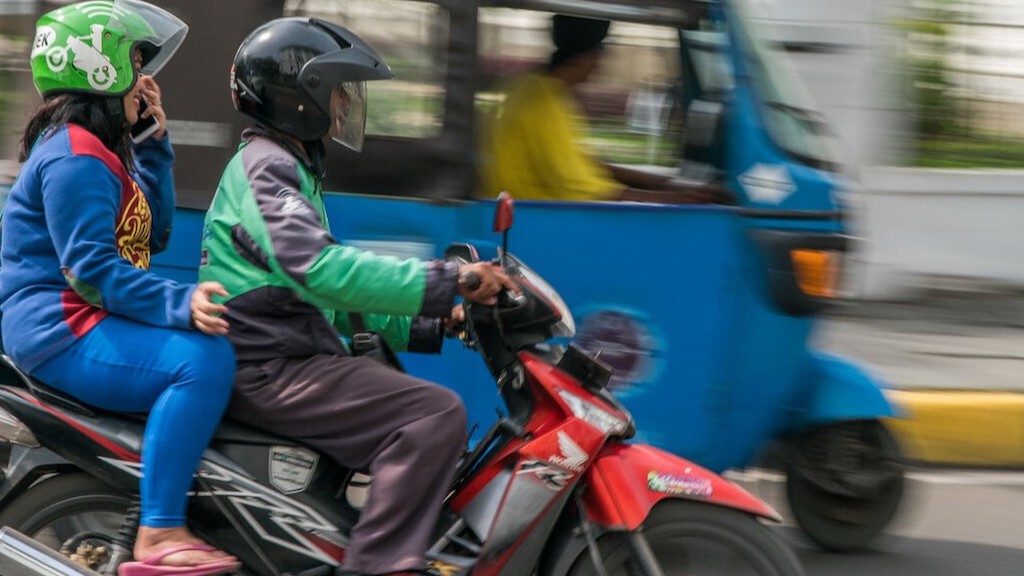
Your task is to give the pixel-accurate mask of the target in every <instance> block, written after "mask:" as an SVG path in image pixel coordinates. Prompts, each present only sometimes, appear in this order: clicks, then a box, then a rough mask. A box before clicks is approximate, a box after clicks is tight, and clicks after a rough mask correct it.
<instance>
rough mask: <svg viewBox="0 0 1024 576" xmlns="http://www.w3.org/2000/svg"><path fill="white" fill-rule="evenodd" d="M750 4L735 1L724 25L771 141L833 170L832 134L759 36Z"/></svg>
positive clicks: (759, 21) (760, 21)
mask: <svg viewBox="0 0 1024 576" xmlns="http://www.w3.org/2000/svg"><path fill="white" fill-rule="evenodd" d="M754 4H755V2H752V1H751V0H735V1H734V2H733V6H734V9H735V16H736V18H733V19H732V20H730V22H729V24H730V26H731V27H732V29H733V30H734V31H735V33H736V36H737V37H738V38H739V39H740V42H741V43H742V46H743V51H744V57H745V60H746V65H747V68H748V72H749V74H750V76H751V79H752V81H753V82H754V84H755V88H756V92H757V93H758V94H759V100H760V102H761V105H762V109H761V113H762V115H763V117H764V122H765V126H766V128H767V130H768V134H769V135H770V136H771V138H772V140H774V141H775V143H776V144H778V145H779V146H780V147H781V148H782V149H783V150H785V151H786V152H789V153H790V154H792V155H793V156H795V157H797V158H799V159H801V160H803V161H805V162H807V163H808V164H811V165H813V166H815V167H819V168H825V169H831V170H834V169H836V167H837V165H838V160H839V159H838V156H837V154H836V151H835V140H834V135H833V134H832V133H831V132H830V130H829V128H828V125H827V123H826V122H825V119H824V117H823V116H822V115H821V114H820V113H819V112H818V111H817V109H816V108H815V106H814V104H813V103H812V102H811V99H810V97H809V96H808V94H807V93H806V92H805V90H804V87H803V83H802V82H801V81H800V79H799V77H798V76H797V73H796V71H795V69H793V67H792V64H791V63H790V62H789V60H788V59H787V58H784V57H779V54H778V51H779V50H781V49H782V48H781V46H779V45H778V44H777V42H774V41H772V40H769V39H768V38H767V37H766V34H765V27H766V26H767V25H768V24H767V23H766V22H765V20H764V18H762V17H760V15H759V13H758V11H757V10H756V8H757V7H756V6H755V5H754Z"/></svg>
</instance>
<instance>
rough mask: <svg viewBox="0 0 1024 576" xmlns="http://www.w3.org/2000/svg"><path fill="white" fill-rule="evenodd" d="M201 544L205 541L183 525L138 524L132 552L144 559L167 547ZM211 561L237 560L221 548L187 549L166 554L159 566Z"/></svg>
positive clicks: (190, 564)
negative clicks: (151, 525) (153, 525)
mask: <svg viewBox="0 0 1024 576" xmlns="http://www.w3.org/2000/svg"><path fill="white" fill-rule="evenodd" d="M189 544H191V545H194V546H203V545H205V544H206V543H205V542H203V541H202V540H200V539H199V538H196V537H195V536H193V535H192V533H191V532H189V531H188V528H185V527H184V526H180V527H176V528H153V527H150V526H139V532H138V534H136V536H135V549H134V551H133V553H132V555H133V556H135V559H136V560H139V561H141V560H145V559H146V558H150V557H152V556H153V555H154V554H159V553H160V552H163V551H164V550H167V549H169V548H174V547H176V546H182V545H189ZM211 562H237V559H236V558H235V557H234V556H232V555H230V554H228V553H226V552H223V551H221V550H216V549H214V550H209V551H207V550H202V549H195V548H191V549H187V550H182V551H180V552H175V553H173V554H168V555H167V556H165V557H164V558H162V559H161V560H160V562H159V564H160V565H161V566H199V565H202V564H209V563H211Z"/></svg>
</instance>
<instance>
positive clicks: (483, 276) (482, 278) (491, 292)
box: [458, 262, 520, 306]
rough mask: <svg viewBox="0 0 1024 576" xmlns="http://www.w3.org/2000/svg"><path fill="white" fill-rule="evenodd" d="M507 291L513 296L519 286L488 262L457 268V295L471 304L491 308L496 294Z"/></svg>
mask: <svg viewBox="0 0 1024 576" xmlns="http://www.w3.org/2000/svg"><path fill="white" fill-rule="evenodd" d="M502 290H508V291H510V292H513V293H515V294H518V293H519V292H520V290H519V286H517V285H516V283H515V282H513V281H512V279H511V278H509V277H508V276H507V275H505V273H504V272H502V271H501V270H499V269H498V268H497V267H495V266H494V265H493V264H491V263H489V262H474V263H472V264H464V265H462V266H459V284H458V291H459V295H460V296H462V297H463V298H465V299H466V300H469V301H471V302H476V303H477V304H484V305H487V306H493V305H494V304H497V302H498V293H499V292H501V291H502Z"/></svg>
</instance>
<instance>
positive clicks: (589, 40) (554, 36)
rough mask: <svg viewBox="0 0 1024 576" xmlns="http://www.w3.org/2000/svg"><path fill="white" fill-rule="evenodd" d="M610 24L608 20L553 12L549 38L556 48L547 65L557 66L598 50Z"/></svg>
mask: <svg viewBox="0 0 1024 576" xmlns="http://www.w3.org/2000/svg"><path fill="white" fill-rule="evenodd" d="M610 25H611V22H610V21H609V20H599V19H595V18H581V17H579V16H567V15H565V14H555V15H554V16H552V17H551V40H552V41H553V42H554V43H555V48H556V50H555V52H554V53H553V54H551V61H550V63H549V64H548V66H549V67H551V68H557V67H559V66H561V65H562V64H564V63H565V62H567V61H569V60H571V59H572V58H573V57H575V56H578V55H580V54H583V53H586V52H589V51H591V50H600V49H601V48H602V47H603V46H602V42H603V41H604V39H605V36H607V35H608V28H609V26H610Z"/></svg>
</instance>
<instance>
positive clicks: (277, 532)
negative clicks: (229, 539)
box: [100, 457, 348, 565]
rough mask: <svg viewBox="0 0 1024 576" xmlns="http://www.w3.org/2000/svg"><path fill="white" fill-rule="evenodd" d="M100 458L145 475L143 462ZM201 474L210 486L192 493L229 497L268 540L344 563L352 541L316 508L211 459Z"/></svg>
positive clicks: (298, 551) (206, 462) (316, 556)
mask: <svg viewBox="0 0 1024 576" xmlns="http://www.w3.org/2000/svg"><path fill="white" fill-rule="evenodd" d="M100 459H101V460H103V461H104V462H106V463H108V464H110V465H111V466H113V467H115V468H117V469H119V470H123V471H125V472H127V473H129V474H131V475H132V476H135V477H136V478H142V464H140V463H137V462H125V461H123V460H117V459H115V458H104V457H101V458H100ZM198 475H199V477H200V478H202V479H203V480H204V481H206V482H207V483H208V484H209V486H210V488H209V489H207V490H197V491H195V492H190V495H191V496H196V497H199V498H212V497H217V498H223V499H224V500H227V501H228V502H230V503H231V505H232V506H233V507H234V508H235V510H236V511H237V512H238V515H239V517H240V518H241V519H242V520H243V521H245V523H246V524H248V525H249V527H251V528H252V531H253V532H255V533H256V534H257V535H259V537H260V538H262V539H263V540H264V541H266V542H270V543H274V544H277V545H278V546H281V547H284V548H287V549H289V550H291V551H293V552H295V553H297V554H302V555H303V556H307V557H309V558H313V559H315V560H318V561H320V562H325V563H328V564H333V565H338V564H340V563H341V560H342V558H343V557H344V554H345V548H346V546H347V543H348V541H347V540H346V539H345V537H344V536H343V535H342V534H341V532H339V531H338V528H337V526H335V525H333V524H331V523H330V522H328V521H327V519H326V518H324V517H323V516H321V515H320V514H318V513H317V512H316V510H314V509H313V508H310V507H309V506H306V505H305V504H302V503H300V502H296V501H294V500H292V499H290V498H287V497H285V496H282V495H280V494H278V493H277V492H274V491H273V490H271V489H270V488H267V487H266V486H263V485H262V484H259V483H258V482H255V481H253V480H250V479H248V478H246V477H244V476H240V475H239V474H236V473H235V472H232V471H231V470H228V469H227V468H224V467H223V466H219V465H217V464H214V463H212V462H209V461H203V462H202V463H201V465H200V469H199V473H198ZM267 522H270V523H271V525H267Z"/></svg>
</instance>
